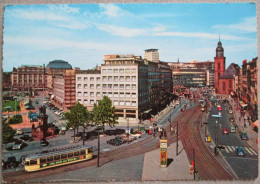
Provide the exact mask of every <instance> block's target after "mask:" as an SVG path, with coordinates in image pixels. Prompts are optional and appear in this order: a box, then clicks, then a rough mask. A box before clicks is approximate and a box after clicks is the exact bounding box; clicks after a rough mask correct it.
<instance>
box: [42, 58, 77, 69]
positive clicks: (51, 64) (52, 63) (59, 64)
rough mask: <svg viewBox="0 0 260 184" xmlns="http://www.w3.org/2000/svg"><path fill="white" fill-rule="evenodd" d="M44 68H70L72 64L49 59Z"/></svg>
mask: <svg viewBox="0 0 260 184" xmlns="http://www.w3.org/2000/svg"><path fill="white" fill-rule="evenodd" d="M46 68H50V69H72V66H71V65H70V64H69V63H68V62H67V61H63V60H54V61H50V62H49V64H47V66H46Z"/></svg>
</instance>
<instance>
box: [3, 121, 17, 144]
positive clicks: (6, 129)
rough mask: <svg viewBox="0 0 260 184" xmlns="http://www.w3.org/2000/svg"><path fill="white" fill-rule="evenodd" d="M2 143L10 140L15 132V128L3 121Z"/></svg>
mask: <svg viewBox="0 0 260 184" xmlns="http://www.w3.org/2000/svg"><path fill="white" fill-rule="evenodd" d="M2 128H3V143H7V142H8V141H9V140H11V139H12V138H13V136H14V134H15V130H14V129H13V128H12V127H10V126H9V125H8V123H3V127H2Z"/></svg>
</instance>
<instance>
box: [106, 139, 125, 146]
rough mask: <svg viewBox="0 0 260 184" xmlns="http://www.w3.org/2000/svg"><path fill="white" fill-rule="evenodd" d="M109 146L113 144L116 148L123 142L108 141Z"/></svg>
mask: <svg viewBox="0 0 260 184" xmlns="http://www.w3.org/2000/svg"><path fill="white" fill-rule="evenodd" d="M107 144H111V145H115V146H119V145H121V144H122V143H121V141H120V140H117V139H110V140H108V141H107Z"/></svg>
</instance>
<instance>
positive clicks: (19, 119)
mask: <svg viewBox="0 0 260 184" xmlns="http://www.w3.org/2000/svg"><path fill="white" fill-rule="evenodd" d="M21 122H23V118H22V116H21V115H16V116H13V117H12V118H11V119H10V120H9V122H8V123H9V124H16V123H21Z"/></svg>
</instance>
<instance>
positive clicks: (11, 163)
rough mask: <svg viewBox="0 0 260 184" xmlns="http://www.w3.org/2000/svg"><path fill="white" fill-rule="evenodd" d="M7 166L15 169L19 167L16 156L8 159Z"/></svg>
mask: <svg viewBox="0 0 260 184" xmlns="http://www.w3.org/2000/svg"><path fill="white" fill-rule="evenodd" d="M5 165H6V167H7V168H15V167H17V166H18V163H17V161H16V158H15V156H11V157H8V158H7V161H6V163H5Z"/></svg>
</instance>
